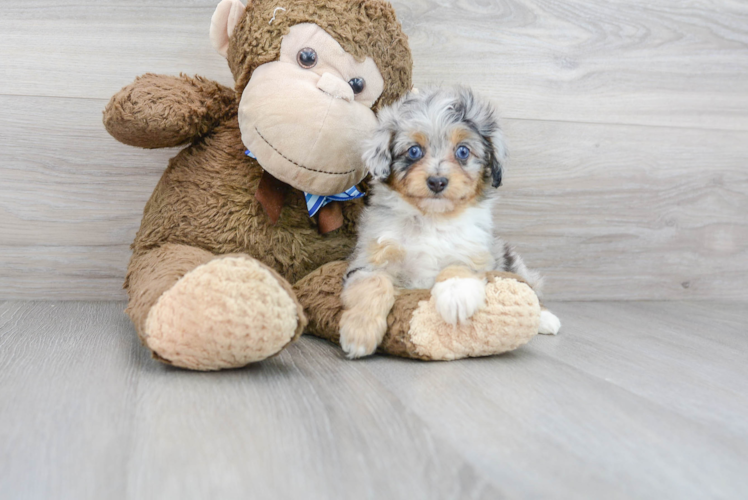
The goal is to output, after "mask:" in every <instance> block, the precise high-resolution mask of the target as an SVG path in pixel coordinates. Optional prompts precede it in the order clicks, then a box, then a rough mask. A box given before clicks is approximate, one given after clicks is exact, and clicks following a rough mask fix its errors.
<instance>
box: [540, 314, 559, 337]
mask: <svg viewBox="0 0 748 500" xmlns="http://www.w3.org/2000/svg"><path fill="white" fill-rule="evenodd" d="M560 329H561V320H560V319H558V317H557V316H556V315H555V314H553V313H552V312H551V311H549V310H548V309H543V310H542V311H540V326H539V327H538V333H540V334H541V335H558V331H559V330H560Z"/></svg>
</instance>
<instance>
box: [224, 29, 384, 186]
mask: <svg viewBox="0 0 748 500" xmlns="http://www.w3.org/2000/svg"><path fill="white" fill-rule="evenodd" d="M383 90H384V80H383V78H382V75H381V73H380V72H379V70H378V69H377V66H376V64H375V63H374V61H373V60H372V59H371V58H370V57H369V58H366V60H364V61H363V62H359V61H357V60H356V59H355V58H354V57H353V56H352V55H350V54H348V53H347V52H345V50H344V49H343V48H342V47H341V46H340V44H339V43H338V42H337V41H335V39H334V38H332V37H331V36H330V35H329V34H327V32H325V31H324V30H323V29H322V28H320V27H319V26H317V25H315V24H298V25H296V26H293V27H292V28H291V30H290V32H289V33H288V34H287V35H286V36H284V37H283V41H282V43H281V54H280V59H279V60H278V61H274V62H270V63H266V64H263V65H262V66H260V67H258V68H257V69H256V70H255V71H254V73H253V74H252V78H251V79H250V81H249V83H248V84H247V86H246V88H245V89H244V93H243V94H242V99H241V103H240V105H239V126H240V128H241V133H242V141H243V142H244V144H245V146H247V148H248V149H249V150H250V151H252V153H254V155H255V156H256V157H257V160H258V161H259V163H260V165H262V167H263V168H264V169H265V170H266V171H268V172H269V173H270V174H271V175H273V176H274V177H276V178H277V179H280V180H282V181H284V182H286V183H287V184H290V185H291V186H293V187H295V188H297V189H300V190H302V191H306V192H308V193H312V194H317V195H333V194H338V193H341V192H343V191H345V190H346V189H348V188H350V187H351V186H353V185H355V184H357V183H358V182H360V181H361V180H362V179H363V178H364V177H365V176H366V173H367V170H366V167H365V166H364V163H363V161H362V160H361V156H362V143H363V140H364V139H366V138H367V137H369V136H371V135H372V133H373V132H374V130H375V129H376V127H377V120H376V117H375V115H374V112H373V111H372V110H371V107H372V106H373V105H374V103H375V102H376V101H377V99H378V98H379V96H380V95H381V94H382V92H383Z"/></svg>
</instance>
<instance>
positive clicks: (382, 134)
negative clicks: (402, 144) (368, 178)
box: [363, 125, 392, 181]
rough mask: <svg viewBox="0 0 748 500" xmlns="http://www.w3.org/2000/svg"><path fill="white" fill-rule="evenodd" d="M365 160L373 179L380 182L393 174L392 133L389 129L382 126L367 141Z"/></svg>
mask: <svg viewBox="0 0 748 500" xmlns="http://www.w3.org/2000/svg"><path fill="white" fill-rule="evenodd" d="M363 159H364V163H365V164H366V168H368V169H369V173H371V175H372V177H374V178H375V179H376V180H378V181H385V180H387V178H388V177H389V176H390V174H391V173H392V168H391V165H392V131H391V130H390V129H389V127H386V126H384V125H382V126H380V127H379V128H378V129H377V131H376V132H375V133H374V136H373V137H372V138H371V139H369V140H368V141H367V143H366V149H365V151H364V155H363Z"/></svg>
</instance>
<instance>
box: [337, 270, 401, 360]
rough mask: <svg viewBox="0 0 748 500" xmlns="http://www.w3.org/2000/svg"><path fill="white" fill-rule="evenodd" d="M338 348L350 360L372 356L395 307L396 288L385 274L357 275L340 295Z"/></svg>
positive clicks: (385, 331)
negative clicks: (341, 303)
mask: <svg viewBox="0 0 748 500" xmlns="http://www.w3.org/2000/svg"><path fill="white" fill-rule="evenodd" d="M341 300H342V302H343V307H344V309H345V310H344V312H343V316H342V317H341V318H340V346H341V347H342V348H343V351H345V353H346V355H347V356H348V357H349V358H350V359H355V358H362V357H364V356H368V355H370V354H373V353H374V351H376V350H377V347H378V346H379V344H380V343H381V342H382V339H383V338H384V335H385V333H387V316H388V315H389V313H390V310H391V309H392V306H393V305H394V304H395V287H394V285H393V284H392V280H391V279H390V278H389V276H387V275H386V274H384V273H366V272H365V271H359V273H358V274H355V275H353V277H352V278H351V280H350V281H349V282H347V283H346V284H345V288H344V289H343V293H342V295H341Z"/></svg>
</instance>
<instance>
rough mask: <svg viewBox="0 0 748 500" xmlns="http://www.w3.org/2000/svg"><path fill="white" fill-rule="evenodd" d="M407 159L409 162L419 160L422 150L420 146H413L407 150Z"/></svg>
mask: <svg viewBox="0 0 748 500" xmlns="http://www.w3.org/2000/svg"><path fill="white" fill-rule="evenodd" d="M408 158H410V159H411V160H420V159H421V158H423V149H422V148H421V146H413V147H412V148H410V149H409V150H408Z"/></svg>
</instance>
